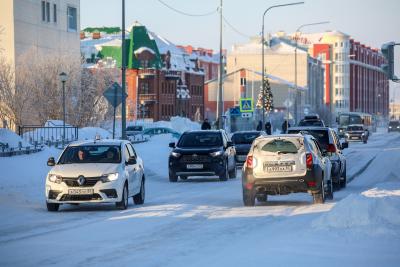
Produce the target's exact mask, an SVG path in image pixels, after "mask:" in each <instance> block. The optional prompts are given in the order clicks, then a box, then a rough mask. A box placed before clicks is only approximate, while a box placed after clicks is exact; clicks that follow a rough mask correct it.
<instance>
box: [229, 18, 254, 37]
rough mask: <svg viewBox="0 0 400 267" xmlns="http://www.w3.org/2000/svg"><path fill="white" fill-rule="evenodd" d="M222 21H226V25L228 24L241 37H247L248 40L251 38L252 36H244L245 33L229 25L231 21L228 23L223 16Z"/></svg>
mask: <svg viewBox="0 0 400 267" xmlns="http://www.w3.org/2000/svg"><path fill="white" fill-rule="evenodd" d="M222 19H223V20H224V21H225V23H226V24H227V25H228V26H229V27H230V28H231V29H232V30H233V31H234V32H236V33H237V34H239V35H241V36H244V37H246V38H251V36H250V35H247V34H244V33H242V32H241V31H239V30H238V29H236V28H235V27H234V26H233V25H232V24H230V23H229V21H228V20H227V19H226V18H225V17H224V16H222Z"/></svg>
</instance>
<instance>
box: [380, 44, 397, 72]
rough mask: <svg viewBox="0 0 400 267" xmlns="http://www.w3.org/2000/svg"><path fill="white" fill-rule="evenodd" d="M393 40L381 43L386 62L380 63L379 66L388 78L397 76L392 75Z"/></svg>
mask: <svg viewBox="0 0 400 267" xmlns="http://www.w3.org/2000/svg"><path fill="white" fill-rule="evenodd" d="M395 45H396V43H395V42H389V43H386V44H383V45H382V48H381V51H382V54H383V56H384V57H385V58H386V60H387V64H382V66H381V68H382V69H383V71H384V72H385V73H386V76H387V77H388V79H389V80H397V77H396V76H395V75H394V46H395Z"/></svg>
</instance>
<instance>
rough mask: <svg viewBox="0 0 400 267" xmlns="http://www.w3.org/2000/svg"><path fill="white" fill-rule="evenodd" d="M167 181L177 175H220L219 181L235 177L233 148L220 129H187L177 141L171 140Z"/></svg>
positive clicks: (174, 179)
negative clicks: (172, 141)
mask: <svg viewBox="0 0 400 267" xmlns="http://www.w3.org/2000/svg"><path fill="white" fill-rule="evenodd" d="M169 146H170V147H171V148H172V151H171V154H170V155H169V163H168V167H169V181H170V182H176V181H177V180H178V176H179V177H180V178H181V179H182V180H186V179H187V178H188V177H189V176H219V179H220V180H221V181H226V180H228V177H229V178H235V177H236V162H235V155H236V152H235V147H234V146H233V143H232V142H231V141H230V139H229V138H228V136H227V134H226V133H225V131H223V130H204V131H189V132H185V133H183V134H182V136H181V137H180V139H179V141H178V143H177V144H175V143H170V144H169Z"/></svg>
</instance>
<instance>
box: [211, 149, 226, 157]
mask: <svg viewBox="0 0 400 267" xmlns="http://www.w3.org/2000/svg"><path fill="white" fill-rule="evenodd" d="M222 154H224V151H222V150H219V151H215V152H212V153H210V156H211V157H219V156H221V155H222Z"/></svg>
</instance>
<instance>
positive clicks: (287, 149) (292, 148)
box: [259, 139, 297, 154]
mask: <svg viewBox="0 0 400 267" xmlns="http://www.w3.org/2000/svg"><path fill="white" fill-rule="evenodd" d="M259 150H261V151H266V152H272V153H278V154H287V153H292V154H296V153H297V147H296V145H295V144H294V143H293V142H291V141H289V140H284V139H274V140H272V141H269V142H268V143H264V144H263V145H262V146H261V147H260V148H259Z"/></svg>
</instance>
